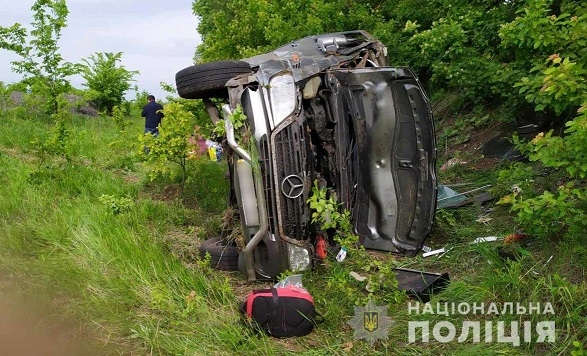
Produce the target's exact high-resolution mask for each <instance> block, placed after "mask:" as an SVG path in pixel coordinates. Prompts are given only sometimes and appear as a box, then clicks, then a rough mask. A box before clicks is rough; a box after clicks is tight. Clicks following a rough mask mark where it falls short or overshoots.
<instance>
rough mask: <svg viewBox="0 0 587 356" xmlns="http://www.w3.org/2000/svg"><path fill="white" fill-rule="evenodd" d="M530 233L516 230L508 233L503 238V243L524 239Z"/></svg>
mask: <svg viewBox="0 0 587 356" xmlns="http://www.w3.org/2000/svg"><path fill="white" fill-rule="evenodd" d="M527 236H528V235H526V234H525V233H523V232H516V233H513V234H509V235H507V236H506V237H505V238H504V239H503V243H504V244H505V245H508V244H511V243H512V242H516V241H520V240H522V239H524V238H525V237H527Z"/></svg>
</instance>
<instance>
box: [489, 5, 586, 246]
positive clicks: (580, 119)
mask: <svg viewBox="0 0 587 356" xmlns="http://www.w3.org/2000/svg"><path fill="white" fill-rule="evenodd" d="M553 5H554V3H553V1H544V0H530V1H528V3H527V6H526V7H524V9H523V11H520V14H519V15H520V16H518V17H517V18H516V19H515V21H512V22H511V23H509V24H507V25H506V26H504V27H503V28H502V30H501V32H500V34H501V36H502V38H503V39H504V42H505V43H507V44H508V45H510V46H511V47H512V49H513V50H517V51H519V52H520V53H521V54H522V53H523V54H525V55H526V56H527V57H529V58H531V59H532V63H533V64H534V66H533V67H532V69H531V70H530V72H529V73H527V75H526V76H524V77H523V78H521V80H519V81H518V82H517V83H516V84H515V86H516V87H518V88H519V91H520V93H522V94H524V95H525V98H526V99H527V100H528V101H529V102H531V103H533V104H535V105H536V109H537V110H541V111H546V112H550V113H554V115H560V114H563V113H565V112H568V113H569V114H571V115H573V114H576V116H575V118H574V119H572V120H571V121H569V122H567V123H566V127H567V128H566V130H565V132H564V134H565V135H564V136H563V137H560V136H555V135H553V130H550V131H549V132H547V133H540V134H538V135H537V136H536V137H535V138H534V139H533V140H532V141H530V142H528V143H521V142H518V147H519V148H520V149H521V150H522V151H523V152H525V153H526V154H527V155H528V157H529V159H530V160H531V161H536V162H539V163H541V164H542V165H543V166H544V167H548V168H549V169H553V170H557V171H559V174H561V175H562V179H561V181H560V183H559V184H558V185H557V186H556V187H552V188H551V189H549V190H545V191H543V192H540V193H538V194H534V193H533V192H532V190H530V189H525V190H523V191H521V192H514V193H513V194H510V195H508V196H506V197H504V198H503V199H502V200H501V202H502V203H505V204H511V209H512V211H514V212H516V213H517V214H518V216H517V219H518V221H519V222H520V223H521V224H522V225H523V226H524V228H525V229H526V230H527V231H528V232H529V233H531V234H533V235H535V236H539V237H548V236H552V235H564V234H569V235H571V236H581V234H583V235H584V232H585V229H587V220H586V216H585V211H586V209H587V190H586V188H585V178H586V177H587V85H586V84H585V83H587V57H586V56H585V48H586V45H587V8H586V7H585V6H584V5H583V6H582V5H580V4H578V3H575V2H572V1H563V2H561V3H557V4H556V5H557V6H556V7H555V6H553ZM501 174H502V176H507V174H508V172H502V173H501Z"/></svg>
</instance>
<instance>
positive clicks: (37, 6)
mask: <svg viewBox="0 0 587 356" xmlns="http://www.w3.org/2000/svg"><path fill="white" fill-rule="evenodd" d="M31 10H32V11H33V22H31V25H32V27H33V30H31V31H30V36H28V34H27V30H26V29H25V28H23V27H22V26H21V25H20V24H18V23H16V24H14V25H13V26H11V27H8V28H3V27H0V48H3V49H6V50H9V51H13V52H15V53H16V54H18V55H19V56H21V57H22V60H19V61H14V62H12V65H13V70H14V71H15V72H17V73H19V74H23V75H24V76H25V80H26V81H27V82H28V83H29V84H30V87H31V90H32V92H33V93H36V94H39V95H40V96H42V97H46V99H47V103H46V104H47V107H46V109H47V112H48V113H51V114H56V113H57V111H58V109H59V104H58V97H59V95H60V94H63V93H65V92H67V91H68V90H70V89H71V84H70V83H69V81H68V80H67V77H69V76H72V75H74V74H77V73H79V71H80V67H79V65H76V64H73V63H70V62H66V61H65V60H64V59H63V57H62V56H61V54H60V53H59V47H58V45H57V42H58V41H59V39H60V37H61V30H62V29H63V28H64V27H66V19H67V15H68V14H69V10H68V9H67V5H66V1H65V0H37V1H35V3H34V4H33V6H32V7H31ZM29 37H30V38H31V40H30V42H28V43H27V40H28V38H29Z"/></svg>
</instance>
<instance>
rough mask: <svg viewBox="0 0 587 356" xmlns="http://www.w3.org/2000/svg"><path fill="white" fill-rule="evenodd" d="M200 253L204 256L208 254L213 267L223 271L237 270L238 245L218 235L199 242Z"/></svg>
mask: <svg viewBox="0 0 587 356" xmlns="http://www.w3.org/2000/svg"><path fill="white" fill-rule="evenodd" d="M199 251H200V255H201V256H202V257H204V256H205V255H206V253H209V254H210V265H211V266H212V267H213V268H216V269H219V270H223V271H237V270H238V252H239V250H238V247H237V246H236V245H235V244H234V243H232V242H226V240H224V239H221V238H220V237H213V238H211V239H208V240H205V241H203V242H202V244H200V248H199Z"/></svg>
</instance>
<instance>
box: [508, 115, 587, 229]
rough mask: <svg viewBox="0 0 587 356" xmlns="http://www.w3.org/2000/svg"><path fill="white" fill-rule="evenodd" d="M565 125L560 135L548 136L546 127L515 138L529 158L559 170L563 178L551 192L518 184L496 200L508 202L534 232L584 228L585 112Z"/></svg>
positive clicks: (586, 225)
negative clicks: (528, 138) (531, 136)
mask: <svg viewBox="0 0 587 356" xmlns="http://www.w3.org/2000/svg"><path fill="white" fill-rule="evenodd" d="M566 125H567V129H566V131H565V133H566V136H565V137H564V138H563V137H558V136H552V131H550V132H548V133H546V134H544V133H540V134H538V135H537V136H536V137H535V138H534V139H533V140H532V141H530V142H527V143H522V142H520V141H519V140H518V141H517V147H518V148H519V149H520V150H521V151H522V152H524V153H526V154H527V155H528V158H529V159H530V160H531V161H537V162H540V163H541V164H542V165H543V166H545V167H548V168H554V169H556V170H563V171H564V172H565V173H566V174H565V175H566V177H565V180H564V181H561V182H559V183H558V184H557V185H556V186H555V187H553V189H552V190H554V192H551V191H550V190H545V191H543V192H542V193H541V194H539V195H537V196H535V195H534V194H532V190H530V189H524V188H522V189H519V190H517V191H514V192H513V193H512V194H510V195H507V196H505V197H504V198H502V199H501V201H500V202H501V203H503V204H511V210H512V211H514V212H516V213H517V214H518V216H517V220H518V221H519V222H520V223H521V224H522V225H523V226H524V228H525V229H526V230H527V231H528V233H530V234H532V235H535V236H539V237H548V236H552V235H560V234H569V235H571V236H576V235H580V234H584V232H585V231H586V229H587V219H586V217H585V209H586V207H587V191H586V189H585V183H584V179H585V177H586V176H587V113H585V112H583V113H581V114H580V115H579V116H578V117H576V118H575V119H574V120H571V121H569V122H567V124H566ZM505 175H506V173H504V174H503V175H502V177H503V176H505ZM527 192H530V193H529V194H528V193H527Z"/></svg>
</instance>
